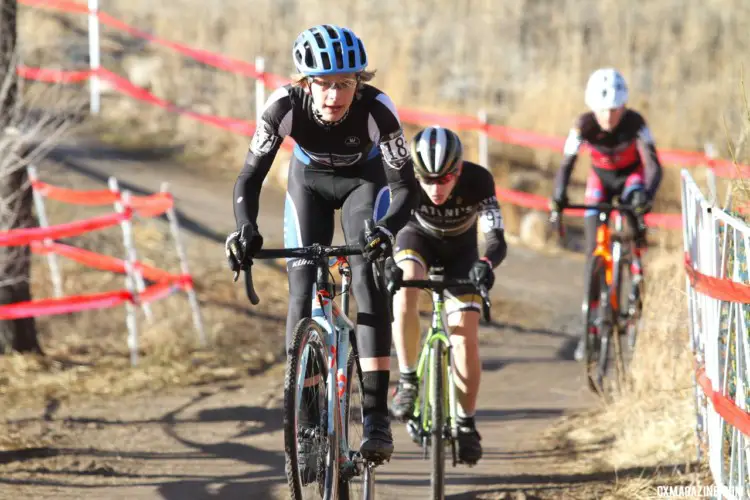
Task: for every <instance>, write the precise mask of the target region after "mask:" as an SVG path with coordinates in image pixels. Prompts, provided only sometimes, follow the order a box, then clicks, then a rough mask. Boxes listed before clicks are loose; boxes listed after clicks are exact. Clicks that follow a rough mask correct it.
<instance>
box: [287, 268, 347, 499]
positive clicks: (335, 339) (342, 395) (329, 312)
mask: <svg viewBox="0 0 750 500" xmlns="http://www.w3.org/2000/svg"><path fill="white" fill-rule="evenodd" d="M334 265H338V270H339V274H340V275H341V277H342V281H341V296H342V298H341V300H342V306H341V307H339V305H338V304H337V303H336V302H335V301H334V297H335V291H336V284H335V283H332V282H330V281H329V279H328V266H326V265H325V263H324V262H320V263H318V268H317V279H316V282H315V285H314V287H313V299H312V314H311V317H312V319H313V320H314V321H315V322H316V323H318V324H319V325H320V327H321V328H322V329H323V330H324V331H325V332H326V338H325V339H324V341H325V345H326V350H327V355H328V375H327V390H328V393H327V394H326V401H327V405H328V413H327V415H328V424H327V433H328V436H333V435H338V443H339V447H338V448H339V449H338V450H337V451H336V460H335V463H338V465H339V467H334V470H335V474H336V481H334V483H333V484H334V485H336V486H334V487H335V488H338V475H339V468H340V467H341V466H342V465H343V466H345V465H347V463H348V465H350V466H356V465H355V464H354V463H353V458H354V454H352V453H351V452H350V449H349V443H348V439H347V436H345V435H344V433H343V432H342V429H343V428H344V427H343V425H344V420H345V418H346V395H347V373H346V369H347V360H348V357H349V349H350V345H349V344H350V340H349V339H350V337H349V335H350V332H352V331H354V329H355V326H354V323H353V322H352V321H351V320H350V319H349V318H348V317H347V315H346V312H347V310H348V306H349V289H350V287H351V269H350V267H349V262H348V261H347V259H346V258H344V257H338V258H337V259H336V261H335V262H334V263H333V265H331V266H330V267H333V266H334ZM308 357H309V351H305V352H304V354H303V355H302V360H301V362H300V365H301V366H306V365H307V362H308ZM298 376H299V378H300V380H298V383H297V398H298V399H297V400H298V401H299V400H301V398H302V388H303V386H304V378H305V373H304V371H300V374H299V375H298ZM337 495H338V492H337V491H336V492H334V498H337V497H338V496H337Z"/></svg>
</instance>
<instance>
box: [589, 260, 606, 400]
mask: <svg viewBox="0 0 750 500" xmlns="http://www.w3.org/2000/svg"><path fill="white" fill-rule="evenodd" d="M605 274H606V269H605V267H604V262H603V261H602V259H600V258H598V257H594V262H593V263H592V266H591V275H590V276H589V277H588V279H589V297H588V304H587V307H586V311H585V312H584V324H585V325H586V331H585V332H584V335H585V355H584V372H585V377H586V381H587V383H588V386H589V389H591V390H592V391H593V392H597V393H600V394H601V393H603V392H604V379H605V377H606V375H607V369H608V365H609V340H610V336H611V331H612V324H611V321H610V317H609V315H610V314H609V312H610V310H611V308H610V307H609V292H608V286H607V281H606V277H605Z"/></svg>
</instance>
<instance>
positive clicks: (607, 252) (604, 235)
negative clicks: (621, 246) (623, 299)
mask: <svg viewBox="0 0 750 500" xmlns="http://www.w3.org/2000/svg"><path fill="white" fill-rule="evenodd" d="M594 257H601V259H602V261H603V262H604V281H605V282H606V283H607V286H608V287H610V288H609V298H610V303H611V304H612V306H613V307H617V304H618V298H617V290H614V289H612V275H613V272H614V267H613V263H612V233H611V231H610V229H609V224H608V223H606V222H605V223H601V224H599V226H598V227H597V228H596V248H594Z"/></svg>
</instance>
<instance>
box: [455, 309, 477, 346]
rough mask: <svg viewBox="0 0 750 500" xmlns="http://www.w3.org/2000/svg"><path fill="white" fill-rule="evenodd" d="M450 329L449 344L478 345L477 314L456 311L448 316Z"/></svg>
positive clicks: (474, 312) (475, 312)
mask: <svg viewBox="0 0 750 500" xmlns="http://www.w3.org/2000/svg"><path fill="white" fill-rule="evenodd" d="M448 325H449V326H450V327H451V343H453V344H454V345H461V346H475V345H478V343H479V312H477V311H457V312H454V313H452V314H450V315H449V316H448Z"/></svg>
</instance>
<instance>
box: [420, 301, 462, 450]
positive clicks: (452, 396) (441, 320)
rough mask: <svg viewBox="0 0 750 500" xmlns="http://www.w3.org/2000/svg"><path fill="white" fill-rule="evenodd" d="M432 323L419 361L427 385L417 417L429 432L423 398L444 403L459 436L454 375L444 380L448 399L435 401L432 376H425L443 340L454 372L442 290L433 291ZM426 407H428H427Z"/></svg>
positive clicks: (431, 402) (453, 432)
mask: <svg viewBox="0 0 750 500" xmlns="http://www.w3.org/2000/svg"><path fill="white" fill-rule="evenodd" d="M432 304H433V308H432V311H433V313H432V325H431V326H430V329H429V330H428V331H427V337H426V339H425V342H424V345H423V346H422V352H421V353H420V355H419V363H418V365H417V378H418V379H419V380H423V381H424V384H425V387H424V390H423V391H420V395H419V396H418V397H417V403H416V404H415V411H414V415H415V417H417V418H419V419H420V422H421V425H420V429H421V430H422V431H423V432H429V430H430V427H431V425H432V422H431V421H430V420H429V419H430V414H429V412H427V411H425V412H424V414H422V412H421V409H420V408H421V403H422V402H423V400H422V398H428V402H429V404H430V405H435V404H442V405H443V406H444V408H446V409H447V410H448V415H449V416H450V417H449V418H450V420H449V422H450V430H451V437H452V438H454V439H455V438H456V437H457V436H458V424H457V423H456V418H457V414H458V411H457V401H458V400H457V397H456V385H455V383H454V382H453V376H452V375H451V376H447V377H445V379H444V380H446V382H447V383H448V395H447V401H442V402H439V401H433V400H432V399H431V398H432V390H431V389H432V387H431V386H430V385H429V384H431V383H432V377H425V378H423V375H424V372H425V370H426V369H428V367H429V366H431V364H430V361H431V357H432V355H433V352H434V351H433V349H432V348H433V346H434V344H435V343H437V342H442V343H443V344H444V345H445V350H446V353H447V355H448V366H447V367H446V368H447V370H448V373H453V366H454V360H453V345H452V344H451V340H450V335H449V334H447V333H446V329H445V325H447V324H448V320H447V317H446V313H445V299H444V294H443V292H442V291H439V292H436V291H434V290H433V291H432ZM425 409H426V407H425Z"/></svg>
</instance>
